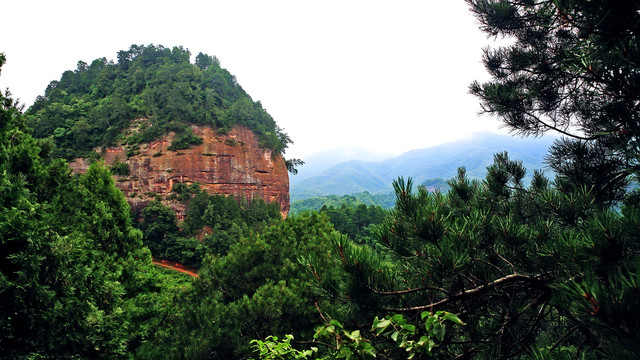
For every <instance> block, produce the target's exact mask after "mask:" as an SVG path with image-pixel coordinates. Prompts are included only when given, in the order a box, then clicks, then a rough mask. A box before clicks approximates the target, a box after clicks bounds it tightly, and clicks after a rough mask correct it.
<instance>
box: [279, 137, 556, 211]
mask: <svg viewBox="0 0 640 360" xmlns="http://www.w3.org/2000/svg"><path fill="white" fill-rule="evenodd" d="M554 139H555V137H552V136H545V137H542V138H520V137H513V136H508V135H501V134H495V133H490V132H483V133H477V134H475V135H474V136H472V137H471V138H468V139H463V140H458V141H454V142H451V143H447V144H443V145H438V146H434V147H429V148H425V149H419V150H412V151H409V152H406V153H404V154H402V155H399V156H396V157H391V158H389V157H388V155H384V154H375V153H370V152H367V151H366V150H358V149H351V150H350V151H351V152H350V153H349V152H345V151H344V149H336V150H333V151H327V152H323V153H318V154H315V155H313V156H310V157H308V158H307V159H304V160H305V162H306V163H305V165H304V166H303V167H301V168H300V169H299V173H298V175H295V176H292V177H291V179H290V182H291V187H290V194H291V200H292V201H295V200H300V199H306V198H310V197H317V196H325V195H348V194H355V193H361V192H365V191H367V192H369V193H371V194H376V193H383V192H389V191H391V190H392V185H391V184H392V182H393V180H395V179H397V178H398V177H400V176H403V177H405V178H407V177H411V178H413V180H414V183H416V184H422V183H424V182H425V181H431V180H433V179H435V178H441V179H448V178H451V177H453V176H455V175H456V173H457V169H458V167H460V166H464V167H466V169H467V173H468V174H469V176H470V177H476V178H481V177H484V175H485V173H486V167H487V166H489V165H490V164H491V163H493V155H494V154H495V153H498V152H501V151H507V152H508V153H509V157H510V158H511V159H515V160H521V161H522V162H523V164H524V166H525V168H526V169H527V174H528V175H529V176H530V175H531V174H533V170H545V165H544V164H543V160H544V156H545V154H546V153H547V150H548V149H549V146H551V144H552V143H553V140H554ZM349 154H351V156H354V157H355V156H363V157H360V158H359V160H347V161H340V159H345V158H346V159H349ZM364 156H366V157H364ZM354 157H351V159H353V158H354ZM546 172H547V173H549V170H548V169H547V171H546Z"/></svg>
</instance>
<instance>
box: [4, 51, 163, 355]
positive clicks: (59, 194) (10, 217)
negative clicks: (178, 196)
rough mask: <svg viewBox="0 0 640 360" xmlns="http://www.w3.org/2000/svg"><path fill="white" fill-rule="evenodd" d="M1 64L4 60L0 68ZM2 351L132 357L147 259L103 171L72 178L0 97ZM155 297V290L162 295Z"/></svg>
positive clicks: (141, 325)
mask: <svg viewBox="0 0 640 360" xmlns="http://www.w3.org/2000/svg"><path fill="white" fill-rule="evenodd" d="M3 63H4V55H0V67H1V66H2V64H3ZM0 103H1V104H2V107H1V108H0V256H1V261H0V332H1V334H0V348H2V349H3V354H2V356H3V357H6V358H104V359H112V358H127V357H128V355H129V354H130V353H131V351H132V350H133V349H134V348H135V347H136V346H137V344H139V343H140V342H141V341H143V339H145V338H148V336H149V335H150V333H151V331H150V329H149V327H148V325H149V322H148V321H149V315H150V314H152V313H155V314H158V312H157V311H156V309H152V308H147V309H144V310H143V309H139V307H138V305H139V304H142V303H144V301H141V299H142V298H144V297H145V295H146V298H147V299H149V300H155V299H156V297H155V295H149V294H141V293H140V292H137V291H132V289H138V287H139V286H140V287H142V286H143V285H145V284H146V285H149V284H152V283H153V281H142V280H141V279H140V277H139V276H138V275H141V274H142V272H143V271H144V270H143V269H146V270H149V269H150V268H149V266H150V257H149V253H148V251H146V250H145V249H143V248H142V243H141V234H140V232H139V231H138V230H136V229H134V228H133V227H132V226H131V218H130V213H129V205H128V204H127V202H126V200H125V199H124V197H123V195H122V193H121V192H120V191H119V190H118V189H117V188H116V187H115V183H114V181H113V179H112V177H111V175H110V173H109V172H108V171H107V169H105V168H104V166H102V165H101V164H99V163H95V164H93V165H92V166H91V167H90V168H89V170H88V171H87V173H86V174H84V175H82V176H79V177H76V176H72V175H71V174H70V170H69V167H68V165H67V164H66V163H65V162H64V161H61V160H59V159H55V158H52V157H51V156H50V155H51V153H52V150H53V148H54V146H53V144H52V143H51V141H49V140H40V141H38V140H35V139H34V138H32V137H31V136H30V135H29V134H28V131H27V129H26V128H25V126H24V121H23V119H22V116H21V114H20V111H19V109H18V108H17V107H16V104H15V103H14V102H13V100H12V99H11V98H10V97H9V96H8V94H5V95H4V96H0ZM156 290H157V287H156Z"/></svg>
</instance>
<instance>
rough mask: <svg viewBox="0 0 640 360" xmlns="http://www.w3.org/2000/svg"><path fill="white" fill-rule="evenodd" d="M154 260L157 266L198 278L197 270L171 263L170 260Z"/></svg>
mask: <svg viewBox="0 0 640 360" xmlns="http://www.w3.org/2000/svg"><path fill="white" fill-rule="evenodd" d="M152 259H153V264H154V265H156V266H162V267H164V268H167V269H171V270H175V271H179V272H181V273H185V274H188V275H190V276H193V277H198V273H197V271H196V270H195V269H190V268H188V267H186V266H184V265H182V264H178V263H175V262H171V261H169V260H163V259H158V258H155V257H154V258H152Z"/></svg>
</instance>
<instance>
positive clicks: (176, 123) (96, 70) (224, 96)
mask: <svg viewBox="0 0 640 360" xmlns="http://www.w3.org/2000/svg"><path fill="white" fill-rule="evenodd" d="M190 59H191V53H190V52H189V50H187V49H184V48H182V47H173V48H171V49H169V48H165V47H163V46H161V45H157V46H156V45H147V46H145V45H132V46H131V47H130V48H129V50H122V51H119V52H118V55H117V62H114V61H113V60H107V59H106V58H104V57H103V58H99V59H95V60H93V61H92V62H91V63H90V64H87V63H86V62H84V61H78V66H77V68H76V69H75V70H68V71H65V72H64V73H63V74H62V77H61V78H60V80H54V81H51V83H50V84H49V86H47V88H46V90H45V92H44V95H42V96H38V97H37V98H36V101H35V103H34V104H33V105H32V106H31V107H30V108H29V109H28V111H27V113H26V118H27V122H28V124H29V125H30V127H32V128H33V130H34V136H35V137H36V138H45V137H51V138H52V139H53V141H54V142H55V144H56V145H57V147H58V155H61V156H63V157H65V158H67V159H71V158H74V157H78V156H91V155H92V154H91V153H92V152H93V149H94V148H96V147H102V146H109V145H114V144H116V143H118V142H120V141H122V140H124V135H123V130H125V129H127V128H129V127H130V126H132V125H133V124H132V120H134V119H148V121H145V122H143V123H141V124H140V129H139V132H138V133H137V136H136V138H135V139H128V142H129V145H131V144H132V143H133V145H137V144H138V143H140V142H149V141H152V140H154V139H156V138H158V137H160V136H162V135H164V134H165V133H168V132H171V131H174V132H176V133H178V134H179V135H182V134H183V133H185V132H186V130H187V129H188V126H189V125H190V124H198V125H210V126H213V127H215V128H217V129H218V131H219V132H220V133H226V132H227V131H228V130H230V129H231V128H232V127H233V126H235V125H244V126H246V127H248V128H249V129H251V130H253V131H254V132H255V133H256V134H257V136H258V138H259V139H260V143H261V145H262V146H264V147H267V148H271V149H273V150H274V151H275V152H276V153H280V154H282V153H284V151H285V149H286V148H287V146H288V145H289V144H290V143H291V140H290V139H289V137H288V136H287V134H286V133H284V132H283V131H282V129H280V128H279V127H278V126H277V125H276V123H275V121H274V120H273V118H272V117H271V116H270V115H269V114H268V113H267V112H266V110H265V109H264V108H263V107H262V105H261V104H260V102H256V101H253V100H252V99H251V97H250V96H249V95H248V94H247V93H246V92H245V91H244V90H243V89H242V87H241V86H240V85H239V84H238V82H237V81H236V78H235V76H233V75H231V74H230V73H229V72H228V71H227V70H226V69H223V68H222V67H220V62H219V61H218V59H217V58H216V57H215V56H210V55H206V54H203V53H199V54H198V55H197V56H196V57H195V63H193V64H192V63H191V62H190ZM186 135H190V134H186ZM191 140H192V141H191V143H197V140H195V139H191ZM94 156H95V155H94Z"/></svg>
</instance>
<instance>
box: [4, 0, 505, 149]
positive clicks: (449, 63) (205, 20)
mask: <svg viewBox="0 0 640 360" xmlns="http://www.w3.org/2000/svg"><path fill="white" fill-rule="evenodd" d="M2 12H3V20H2V25H3V30H4V35H3V36H2V37H1V38H0V52H4V53H5V55H6V57H7V63H6V65H5V66H4V67H3V69H2V74H1V76H0V88H2V89H4V88H6V87H8V88H9V89H10V90H11V92H12V93H13V95H14V98H20V99H21V102H22V103H24V104H26V105H27V106H29V105H31V104H32V103H33V101H34V99H35V98H36V96H38V95H42V94H44V90H45V88H46V86H47V84H48V83H49V82H50V81H52V80H59V79H60V76H61V75H62V73H63V72H64V71H66V70H75V69H76V64H77V62H78V61H80V60H82V61H85V62H87V63H91V61H92V60H94V59H97V58H101V57H106V58H107V59H114V60H116V54H117V52H118V51H119V50H127V49H128V48H129V46H130V45H132V44H144V45H148V44H154V45H163V46H164V47H169V48H170V47H173V46H183V47H184V48H186V49H189V50H190V52H191V54H192V61H193V60H194V59H195V55H197V54H198V53H199V52H203V53H205V54H209V55H215V56H216V57H218V59H219V60H220V64H221V66H222V67H224V68H226V69H227V70H229V71H230V72H231V74H233V75H235V76H236V78H237V80H238V83H239V84H240V85H241V86H242V87H243V88H244V90H245V91H246V92H247V93H248V94H249V95H250V96H251V97H252V99H253V100H256V101H260V102H261V103H262V106H263V107H264V108H265V109H266V110H267V112H269V113H270V114H271V116H273V118H274V119H275V121H276V122H277V124H278V125H279V126H280V127H281V128H283V129H284V131H285V132H286V133H287V134H288V135H289V137H290V138H291V139H292V140H293V142H294V143H293V144H292V145H290V146H289V149H287V152H286V154H285V156H286V157H287V158H301V159H304V158H305V157H306V156H308V155H310V154H314V153H317V152H320V151H323V150H327V149H333V148H337V147H344V146H348V147H359V148H363V149H366V150H369V151H373V152H378V153H385V154H401V153H403V152H406V151H409V150H412V149H420V148H426V147H430V146H435V145H439V144H442V143H445V142H449V141H453V140H456V139H459V138H463V137H468V136H470V135H471V134H472V133H474V132H480V131H494V132H504V130H502V131H501V130H500V129H499V128H500V125H501V124H500V122H499V120H497V119H495V118H493V117H490V116H488V115H482V116H479V115H478V113H479V111H480V105H479V101H478V99H477V98H475V97H474V96H472V95H470V94H469V93H468V87H469V84H470V83H471V82H472V81H474V80H479V81H483V80H487V79H488V75H487V74H486V71H485V69H484V67H483V65H482V63H481V60H482V49H483V47H485V46H487V45H488V44H489V43H490V42H491V41H490V40H489V39H487V37H486V36H485V34H484V33H482V32H481V31H480V30H479V29H478V24H477V21H476V19H475V18H474V17H473V15H472V14H471V12H470V11H469V9H468V5H467V3H466V2H465V1H464V0H441V1H434V0H418V1H413V0H394V1H376V0H368V1H356V0H341V1H333V0H325V1H306V0H295V1H279V0H269V1H267V0H255V1H254V0H225V1H217V0H210V1H190V0H182V1H143V0H128V1H121V0H108V1H101V2H97V1H87V0H83V1H76V0H73V1H65V0H61V1H50V0H48V1H32V0H20V1H8V2H5V3H4V4H3V5H2Z"/></svg>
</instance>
